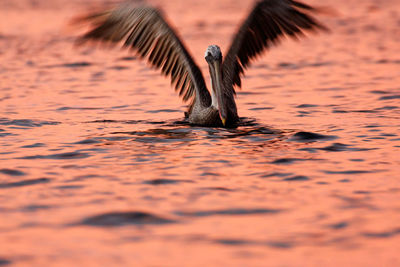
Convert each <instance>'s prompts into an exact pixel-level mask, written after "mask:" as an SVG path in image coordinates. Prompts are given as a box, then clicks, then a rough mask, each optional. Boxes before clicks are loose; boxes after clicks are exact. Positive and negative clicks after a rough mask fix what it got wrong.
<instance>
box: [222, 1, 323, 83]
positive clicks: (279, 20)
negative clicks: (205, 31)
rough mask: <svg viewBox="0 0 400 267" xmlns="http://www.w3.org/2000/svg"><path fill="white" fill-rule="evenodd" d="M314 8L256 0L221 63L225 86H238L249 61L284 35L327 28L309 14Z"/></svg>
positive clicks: (294, 2) (300, 33)
mask: <svg viewBox="0 0 400 267" xmlns="http://www.w3.org/2000/svg"><path fill="white" fill-rule="evenodd" d="M316 11H317V10H316V9H315V8H313V7H311V6H309V5H306V4H303V3H301V2H299V1H295V0H263V1H259V2H258V3H257V4H256V5H255V7H254V8H253V10H252V11H251V13H250V14H249V15H248V17H247V19H246V20H245V21H244V22H243V24H242V25H241V27H240V28H239V30H238V32H237V33H236V35H235V36H234V38H233V41H232V44H231V47H230V48H229V50H228V53H227V54H226V56H225V59H224V62H223V73H224V84H225V85H226V88H228V87H229V88H231V89H232V90H233V86H235V85H237V86H239V87H241V76H242V75H243V73H244V70H245V69H246V68H247V67H248V66H249V63H250V62H251V61H252V60H253V59H255V58H256V57H257V56H258V55H260V54H261V53H262V52H263V51H265V50H266V49H268V48H269V47H270V46H272V45H275V44H278V43H279V41H280V40H281V39H282V38H283V37H284V36H289V37H292V38H295V39H297V38H298V37H301V36H303V35H304V32H306V31H309V32H312V31H317V30H327V28H325V27H324V26H323V25H322V24H320V23H318V22H317V21H316V20H315V19H314V18H313V17H312V13H313V12H316Z"/></svg>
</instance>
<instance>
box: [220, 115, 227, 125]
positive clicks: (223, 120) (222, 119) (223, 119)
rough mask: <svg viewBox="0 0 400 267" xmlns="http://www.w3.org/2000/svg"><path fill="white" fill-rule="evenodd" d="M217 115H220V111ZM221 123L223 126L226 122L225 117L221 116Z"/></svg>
mask: <svg viewBox="0 0 400 267" xmlns="http://www.w3.org/2000/svg"><path fill="white" fill-rule="evenodd" d="M219 116H220V117H221V113H219ZM221 121H222V125H223V126H225V124H226V118H223V117H221Z"/></svg>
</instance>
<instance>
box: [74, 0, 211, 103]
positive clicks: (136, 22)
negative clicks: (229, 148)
mask: <svg viewBox="0 0 400 267" xmlns="http://www.w3.org/2000/svg"><path fill="white" fill-rule="evenodd" d="M73 23H74V24H83V23H89V24H90V27H91V28H90V29H89V31H88V32H87V33H86V34H84V35H83V36H81V37H80V38H79V39H78V44H81V43H84V42H87V41H100V42H104V43H107V44H115V45H116V44H118V43H121V42H123V46H124V47H128V48H131V49H133V50H134V51H136V53H137V54H138V55H139V56H140V57H141V58H146V59H147V61H148V62H149V63H150V65H152V66H153V67H155V68H156V69H161V72H162V73H163V74H164V75H166V76H170V77H171V84H172V85H173V86H174V87H175V90H177V91H178V92H179V95H180V96H182V98H183V100H184V101H188V100H189V99H192V100H193V97H194V94H195V90H196V89H197V90H198V91H199V92H200V94H201V95H200V97H201V98H202V99H201V100H204V101H206V102H210V101H211V100H210V99H211V97H210V94H209V92H208V90H207V88H206V85H205V81H204V77H203V75H202V73H201V71H200V69H199V67H198V66H197V65H196V64H195V62H194V61H193V58H192V57H191V56H190V54H189V52H188V51H187V49H186V48H185V47H184V45H183V44H182V42H181V40H180V39H179V37H178V36H177V34H176V33H175V31H174V30H173V29H172V28H171V26H169V25H168V23H167V22H166V21H165V19H164V18H163V16H162V14H161V13H160V11H159V10H157V9H155V8H152V7H148V6H135V5H133V4H131V3H129V2H126V3H123V4H121V5H119V6H118V7H116V8H115V9H112V10H107V11H103V12H99V13H93V14H89V15H86V16H83V17H80V18H77V19H75V21H74V22H73Z"/></svg>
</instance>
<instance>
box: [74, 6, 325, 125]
mask: <svg viewBox="0 0 400 267" xmlns="http://www.w3.org/2000/svg"><path fill="white" fill-rule="evenodd" d="M314 11H316V10H315V9H314V8H313V7H311V6H309V5H306V4H303V3H301V2H298V1H295V0H262V1H258V2H257V3H256V4H255V6H254V8H253V10H252V11H251V13H250V14H249V15H248V17H247V19H246V20H245V21H244V22H243V24H242V25H241V27H240V28H239V30H238V32H237V33H236V35H235V36H234V38H233V42H232V44H231V46H230V48H229V50H228V52H227V54H226V56H225V57H224V58H223V57H222V53H221V50H220V48H219V47H218V46H216V45H210V46H208V48H207V50H206V52H205V56H204V57H205V60H206V61H207V63H208V66H209V72H210V78H211V90H210V91H209V90H208V89H207V87H206V84H205V81H204V78H203V75H202V74H201V71H200V69H199V67H198V66H197V65H196V64H195V62H194V60H193V58H192V57H191V56H190V54H189V52H188V51H187V49H186V48H185V47H184V45H183V43H182V41H181V40H180V39H179V37H178V36H177V35H176V33H175V31H174V30H173V29H172V28H171V26H170V25H169V24H168V23H167V22H166V21H165V19H164V18H163V16H162V15H161V13H160V11H159V10H157V9H155V8H152V7H148V6H135V5H133V4H131V3H128V2H127V3H123V4H121V5H120V6H118V7H117V8H115V9H112V10H107V11H103V12H98V13H93V14H90V15H88V16H84V17H82V18H79V19H78V20H77V22H78V23H82V22H89V23H91V25H92V29H91V30H90V31H89V32H87V33H86V34H85V35H83V36H82V37H81V38H80V39H79V40H80V41H81V42H85V41H88V40H94V41H102V42H106V43H111V44H116V43H118V42H120V41H124V46H126V47H129V48H131V49H133V50H135V51H136V52H137V54H138V55H139V56H140V57H141V58H147V60H148V62H149V63H150V64H151V65H152V66H154V67H155V68H158V69H161V72H162V73H163V74H164V75H167V76H170V77H171V84H173V85H174V87H175V89H176V90H178V91H179V95H180V96H182V97H183V100H184V101H189V100H191V102H190V104H189V109H188V111H187V113H186V116H187V118H188V120H189V122H190V123H192V124H196V125H204V126H225V127H234V126H236V125H237V124H238V122H239V116H238V114H237V108H236V103H235V90H234V86H238V87H240V86H241V76H242V75H243V73H244V70H245V69H246V67H247V66H248V65H249V63H250V61H251V60H252V59H254V58H255V57H256V56H257V55H259V54H260V53H262V52H263V51H264V50H265V49H267V48H269V47H270V46H271V45H273V44H277V43H278V42H279V41H280V39H281V38H282V37H283V36H285V35H286V36H290V37H293V38H297V37H299V36H302V35H303V34H304V33H303V32H304V31H314V30H318V29H322V30H324V29H326V28H325V27H324V26H322V25H321V24H319V23H318V22H316V20H315V19H314V18H313V17H312V16H311V15H310V14H309V13H311V12H314Z"/></svg>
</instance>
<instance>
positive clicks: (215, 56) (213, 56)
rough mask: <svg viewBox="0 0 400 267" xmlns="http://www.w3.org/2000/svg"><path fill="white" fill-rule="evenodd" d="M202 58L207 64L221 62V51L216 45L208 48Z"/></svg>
mask: <svg viewBox="0 0 400 267" xmlns="http://www.w3.org/2000/svg"><path fill="white" fill-rule="evenodd" d="M204 58H205V59H206V61H207V62H208V63H209V64H210V62H212V61H222V53H221V49H220V48H219V46H218V45H210V46H208V47H207V50H206V53H205V55H204Z"/></svg>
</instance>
